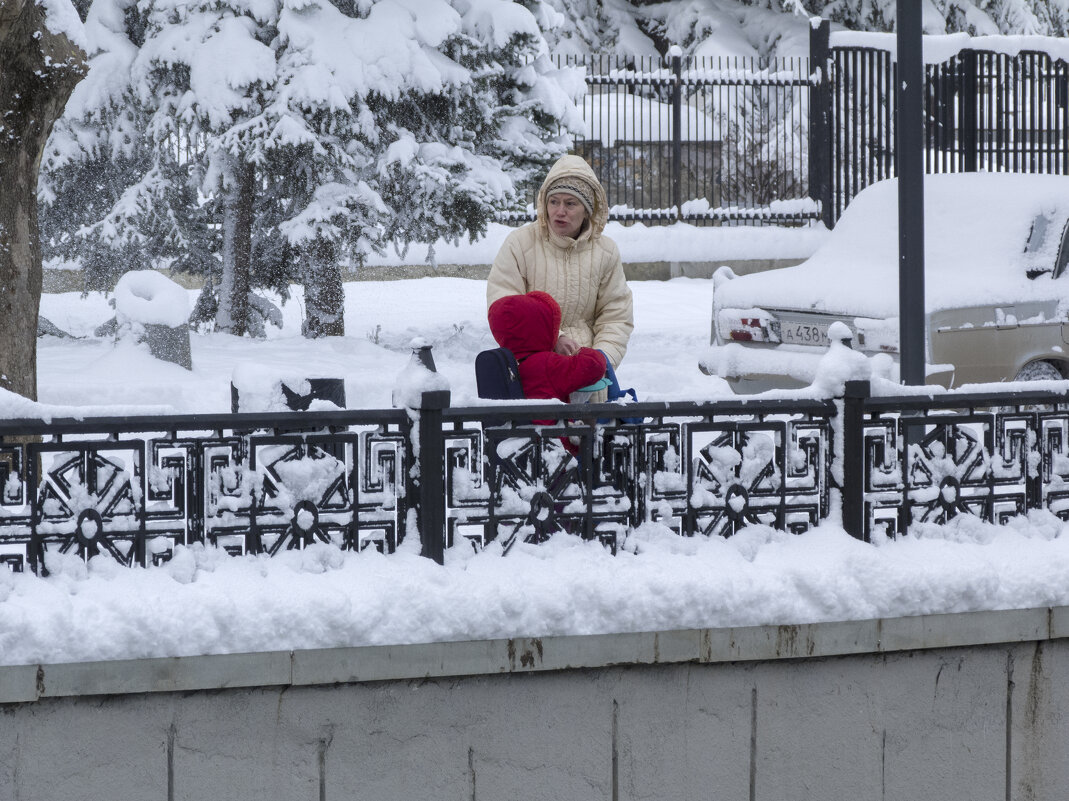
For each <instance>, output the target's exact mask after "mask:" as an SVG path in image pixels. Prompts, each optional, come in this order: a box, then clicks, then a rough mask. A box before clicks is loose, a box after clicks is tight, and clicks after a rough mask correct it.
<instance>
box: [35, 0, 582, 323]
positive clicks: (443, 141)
mask: <svg viewBox="0 0 1069 801" xmlns="http://www.w3.org/2000/svg"><path fill="white" fill-rule="evenodd" d="M97 2H99V3H107V4H110V5H109V6H108V12H109V13H108V14H105V13H104V11H102V12H101V14H100V16H101V18H102V19H101V23H100V29H101V32H100V36H99V39H100V41H101V42H102V43H103V44H102V45H101V47H100V49H99V53H98V55H97V56H96V57H95V59H94V69H97V66H98V65H99V75H100V79H99V80H98V81H95V82H94V91H93V92H87V93H86V102H85V103H84V104H82V105H80V106H79V115H80V116H78V117H77V118H75V119H72V120H70V121H69V124H68V125H67V127H66V128H65V137H64V138H63V140H62V141H59V140H57V142H56V144H55V147H54V154H55V158H54V159H53V162H52V166H53V168H54V175H53V176H52V180H51V183H50V187H51V188H52V191H51V192H50V193H45V194H46V200H47V201H49V202H50V203H52V204H53V205H54V207H55V209H56V211H57V216H58V213H59V212H60V211H61V210H62V209H63V207H64V205H65V202H66V201H65V195H64V193H63V191H62V190H63V189H64V188H69V187H72V186H74V185H75V183H77V182H79V181H80V182H81V184H82V185H94V186H95V185H97V184H101V185H105V184H106V182H105V181H104V180H103V178H100V177H98V176H96V175H95V174H94V173H93V172H92V171H93V170H94V169H96V168H101V170H102V173H103V174H104V175H105V176H107V178H109V179H110V180H111V183H110V184H106V187H105V188H106V189H107V190H108V191H103V190H99V189H98V190H97V194H96V196H95V198H94V200H95V204H93V205H92V206H91V207H90V208H88V209H86V210H84V211H83V212H82V213H81V219H79V223H80V224H79V227H78V232H79V234H78V235H77V236H75V235H71V234H70V233H69V232H67V233H66V234H65V233H64V232H63V231H62V230H60V229H58V228H57V230H56V232H55V239H56V241H57V242H58V243H59V244H60V245H63V246H65V247H68V248H69V251H67V250H63V251H62V252H71V253H73V252H74V251H75V250H76V249H77V246H78V245H85V244H86V243H90V242H92V243H96V242H98V241H99V242H103V241H106V242H107V244H108V246H109V247H110V248H112V250H113V251H114V250H115V249H117V248H119V247H121V246H131V247H135V246H136V249H137V252H136V254H135V255H136V256H138V257H140V258H141V259H142V260H144V259H151V258H158V257H159V256H161V255H166V251H165V249H163V248H162V246H161V243H160V242H157V243H155V244H154V245H153V246H152V247H145V246H144V241H145V237H147V236H153V235H154V236H156V237H157V238H161V237H163V236H164V235H166V234H167V231H168V229H167V226H166V225H165V224H164V223H168V222H170V223H171V229H170V231H171V233H170V241H176V242H177V241H185V242H187V243H188V242H190V239H191V234H190V233H189V229H190V228H191V227H196V228H199V230H201V231H202V234H201V237H202V241H201V242H198V243H196V244H197V249H198V250H199V251H200V252H201V253H202V254H204V258H203V259H202V261H201V266H200V269H203V265H204V264H211V258H210V253H206V251H210V250H211V249H212V247H213V243H212V242H211V239H210V237H211V234H210V233H204V232H206V231H211V230H215V229H216V228H218V229H219V230H221V238H222V245H221V248H220V254H219V255H220V258H221V276H220V277H219V279H218V281H209V283H208V285H207V287H206V289H205V292H204V294H203V295H202V298H201V302H200V303H199V304H198V311H199V312H204V311H205V310H207V311H210V312H211V313H212V314H213V315H214V317H215V321H216V325H217V326H218V327H219V328H221V329H223V330H229V331H231V332H233V333H237V334H241V333H245V332H248V331H250V330H254V328H255V326H254V325H253V323H252V318H253V317H255V316H256V315H254V314H253V313H252V312H254V311H256V310H257V309H261V310H262V304H261V303H259V302H258V301H259V300H260V299H258V297H257V295H256V294H255V292H254V289H255V288H256V287H258V286H272V287H275V288H278V289H283V290H284V288H285V286H286V285H287V284H288V282H290V281H293V280H296V281H299V282H300V283H303V284H304V285H305V301H306V302H305V313H306V321H305V331H306V333H307V334H308V335H309V336H319V335H326V334H338V333H342V332H343V331H344V327H343V317H342V296H341V288H340V287H341V272H340V268H341V265H342V264H344V263H346V262H350V261H354V260H356V261H358V260H359V259H360V258H361V256H363V255H365V254H367V253H369V252H371V251H375V250H381V249H382V248H383V247H385V245H386V243H387V242H388V241H390V242H400V243H402V245H404V244H406V243H408V242H411V241H416V240H419V241H430V242H433V241H434V240H435V239H436V238H438V237H448V238H456V237H458V236H460V235H463V234H467V235H469V236H471V235H475V234H478V233H480V232H481V231H483V230H484V229H485V226H486V223H487V222H488V220H489V219H490V218H491V216H492V214H493V213H494V211H495V210H498V209H503V208H507V207H510V206H516V205H517V204H518V203H519V202H520V201H519V198H520V192H519V191H518V190H517V186H522V185H523V184H524V182H525V181H530V180H533V178H534V176H535V175H541V174H542V173H543V172H544V170H545V168H546V166H547V165H548V163H549V162H550V161H551V160H552V159H553V158H555V157H556V156H557V155H559V154H560V153H562V152H563V151H564V149H565V147H566V143H567V141H568V138H567V136H566V135H565V136H561V133H562V129H563V132H564V133H565V134H566V133H567V131H568V129H575V128H576V127H578V125H579V124H580V118H579V116H578V111H577V109H576V107H575V105H574V98H575V96H576V95H577V94H578V93H579V92H581V91H582V88H583V87H582V80H581V76H578V75H575V74H571V73H570V72H569V71H568V70H558V69H556V68H555V67H554V66H553V65H552V64H551V63H550V62H549V60H548V58H547V57H546V52H547V48H546V44H545V41H544V39H543V38H542V35H541V33H540V31H539V28H538V25H537V23H536V20H535V17H534V16H533V15H532V13H531V12H530V11H529V10H528V9H526V8H525V7H524V6H521V5H518V4H515V3H512V2H509V0H452V2H450V0H378V2H371V0H359V2H346V1H345V0H341V1H339V2H330V0H283V2H281V3H275V2H267V0H227V1H226V2H225V3H223V2H217V0H194V2H188V1H187V0H151V2H144V1H143V2H141V3H138V4H136V5H135V4H134V2H133V0H97ZM109 59H110V60H109ZM124 70H125V71H126V72H128V74H129V76H130V77H129V79H128V80H127V79H125V78H124V79H122V80H115V77H116V76H117V75H120V76H121V74H123V73H124ZM109 71H110V73H111V74H110V75H109V74H108V73H109ZM573 72H574V71H573ZM104 87H107V91H105V89H104ZM175 142H191V143H195V146H194V147H191V148H186V149H185V150H184V151H179V153H180V155H179V156H178V157H177V158H176V157H174V156H173V154H174V153H175V152H176V151H175V148H174V143H175ZM109 160H110V161H111V162H112V164H113V166H114V168H115V169H114V171H113V172H111V173H109V172H108V171H107V169H106V167H107V163H106V162H107V161H109ZM75 168H77V169H75ZM64 171H65V172H64ZM183 174H184V176H185V180H184V181H183V180H182V177H183ZM87 176H92V177H93V178H94V180H93V181H86V180H85V178H86V177H87ZM191 179H196V188H197V189H199V192H200V197H198V196H196V195H195V194H193V193H192V192H190V191H189V190H190V188H191V187H193V186H194V183H193V182H192V181H191ZM181 187H184V188H185V190H186V191H187V194H185V195H182V194H181V193H180V192H179V191H178V189H179V188H181ZM205 199H206V200H205ZM164 200H166V202H163V201H164ZM174 204H178V205H182V204H184V206H183V207H182V208H181V209H173V206H174ZM172 209H173V213H172ZM161 210H162V214H161ZM209 213H210V214H211V215H213V217H214V220H215V221H216V222H217V223H218V225H209V223H208V218H207V217H206V216H205V215H206V214H209ZM94 237H95V238H94ZM183 237H184V239H183ZM95 252H96V251H87V252H86V254H83V255H88V256H89V258H91V259H93V258H96V256H95V255H94V254H95ZM117 261H118V260H117Z"/></svg>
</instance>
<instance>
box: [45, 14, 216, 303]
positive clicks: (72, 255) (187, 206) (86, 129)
mask: <svg viewBox="0 0 1069 801" xmlns="http://www.w3.org/2000/svg"><path fill="white" fill-rule="evenodd" d="M85 29H86V36H87V39H88V42H89V65H90V68H89V72H88V75H87V77H86V79H85V80H84V81H83V82H82V83H81V84H79V85H78V87H77V88H76V89H75V91H74V93H73V94H72V96H71V99H70V102H69V103H68V104H67V109H66V111H65V113H64V115H63V117H62V118H61V119H60V120H59V122H58V123H57V125H56V127H55V130H54V131H53V134H52V136H51V138H50V139H49V142H48V147H47V150H46V153H45V156H44V160H43V165H42V166H43V169H42V172H41V184H40V187H39V192H38V198H39V200H40V201H41V204H40V208H41V228H42V240H43V247H44V250H45V253H46V254H47V256H48V257H50V258H62V259H72V260H75V259H76V260H78V261H80V262H81V264H82V266H83V268H84V271H85V272H84V275H85V287H86V289H104V290H106V289H110V287H111V286H113V285H114V283H115V280H116V279H117V278H118V276H119V275H120V274H121V273H122V272H124V271H126V270H131V269H143V268H148V267H153V266H158V265H162V264H169V265H171V266H172V267H174V268H175V269H178V270H182V271H185V272H200V271H202V270H203V269H204V262H205V260H206V259H208V258H209V257H210V249H211V247H210V244H209V243H208V242H206V241H204V240H205V236H206V233H207V229H206V228H205V224H204V222H205V221H204V220H203V219H198V217H201V218H202V217H203V215H202V214H200V215H198V211H197V206H198V198H197V194H196V188H195V186H194V185H193V183H192V181H191V178H190V170H189V164H190V159H189V157H188V150H189V145H190V143H189V141H188V140H184V139H181V138H179V137H177V136H175V137H172V138H171V139H170V140H169V141H162V142H159V143H156V142H153V141H152V139H151V138H150V137H149V136H147V135H146V131H147V129H148V126H149V125H150V122H151V115H150V108H149V107H147V106H146V104H145V103H144V102H143V100H142V98H141V97H140V96H139V94H138V92H137V89H136V87H135V85H134V83H133V82H132V80H131V78H132V66H133V64H134V61H135V59H136V57H137V55H138V53H139V47H140V45H141V44H142V42H143V40H144V35H145V29H146V19H145V15H144V13H143V11H141V10H140V9H139V7H138V6H137V4H136V2H135V0H96V2H94V3H93V5H92V6H91V8H90V9H89V15H88V17H87V19H86V24H85Z"/></svg>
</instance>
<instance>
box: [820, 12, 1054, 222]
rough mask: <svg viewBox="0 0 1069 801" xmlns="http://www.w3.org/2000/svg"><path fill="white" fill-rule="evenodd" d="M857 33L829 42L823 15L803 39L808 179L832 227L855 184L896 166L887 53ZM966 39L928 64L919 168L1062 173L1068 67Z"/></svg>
mask: <svg viewBox="0 0 1069 801" xmlns="http://www.w3.org/2000/svg"><path fill="white" fill-rule="evenodd" d="M890 39H893V37H884V40H883V41H890ZM857 41H858V40H857V37H856V36H854V37H852V38H851V42H852V43H851V44H850V45H844V46H840V45H836V44H835V40H834V38H832V37H830V36H829V33H828V23H827V22H826V21H825V22H823V23H821V26H820V27H819V28H818V29H816V30H815V31H814V34H813V36H812V37H811V40H810V49H811V53H810V57H811V59H812V63H813V65H814V76H815V79H816V80H815V85H814V88H813V100H812V102H813V104H814V109H813V114H812V115H811V119H812V122H811V125H813V126H814V127H813V130H811V132H810V136H811V138H813V139H814V143H813V151H814V153H815V154H816V155H815V156H814V157H813V161H814V162H816V164H815V166H814V170H813V171H812V172H811V178H810V183H811V185H812V186H813V192H812V194H813V197H814V198H816V199H817V200H819V201H820V202H821V204H822V208H823V209H824V215H823V220H824V222H825V224H827V225H829V226H831V225H833V224H834V222H835V221H836V220H838V218H839V217H840V215H841V214H842V211H843V209H845V208H846V206H847V204H848V203H849V202H850V200H851V199H853V197H854V196H855V195H856V194H857V193H858V192H859V191H861V190H862V189H863V188H865V187H866V186H868V185H869V184H871V183H873V182H875V181H878V180H882V179H884V178H889V177H892V176H894V175H895V174H896V172H897V165H896V160H895V145H894V142H895V121H896V118H897V114H896V108H895V103H896V96H895V86H896V85H897V78H896V73H897V67H896V64H895V61H894V55H893V52H892V51H891V50H890V49H884V47H883V46H881V40H880V39H879V38H878V37H877V38H874V39H873V40H872V41H873V42H874V44H873V45H872V46H860V45H859V44H857ZM969 45H970V46H969V47H968V48H966V49H962V50H960V51H957V52H956V53H954V54H952V55H950V56H949V57H948V58H947V59H946V60H945V61H942V62H940V63H934V64H927V65H926V66H925V112H924V118H925V134H924V136H925V169H926V171H927V172H929V173H943V172H975V171H978V170H983V171H990V172H1030V173H1058V174H1065V173H1067V172H1069V65H1067V64H1066V62H1065V61H1063V60H1061V59H1054V58H1052V57H1051V55H1050V54H1048V53H1046V52H1042V51H1035V50H1027V49H1023V50H1020V51H1019V52H1015V53H1012V54H1009V53H1005V52H998V51H996V50H993V49H987V48H986V47H985V38H984V37H975V38H973V39H971V40H970V41H969ZM825 121H826V130H825V129H824V128H823V127H822V126H823V125H825ZM823 137H826V140H827V141H826V143H822V138H823ZM820 172H823V176H822V175H820Z"/></svg>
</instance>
